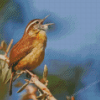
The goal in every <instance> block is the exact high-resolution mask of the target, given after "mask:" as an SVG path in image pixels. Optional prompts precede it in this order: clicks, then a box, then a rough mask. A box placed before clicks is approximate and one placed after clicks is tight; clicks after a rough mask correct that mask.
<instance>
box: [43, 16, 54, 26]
mask: <svg viewBox="0 0 100 100" xmlns="http://www.w3.org/2000/svg"><path fill="white" fill-rule="evenodd" d="M49 16H50V15H47V16H46V17H45V18H43V19H42V20H41V24H43V22H44V21H45V20H46V19H47V18H48V17H49ZM53 24H54V23H48V24H45V25H47V26H49V25H53Z"/></svg>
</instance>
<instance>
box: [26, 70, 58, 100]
mask: <svg viewBox="0 0 100 100" xmlns="http://www.w3.org/2000/svg"><path fill="white" fill-rule="evenodd" d="M26 72H27V73H29V74H30V75H31V80H30V81H31V82H32V83H34V84H35V85H36V86H38V87H39V88H40V89H41V90H42V91H43V92H44V93H45V94H47V95H48V97H49V100H57V99H55V98H54V97H53V95H52V94H51V92H50V91H49V89H48V88H47V87H46V86H45V85H44V84H43V83H41V82H40V81H39V79H38V78H37V76H36V75H34V74H33V73H31V72H30V71H28V70H26Z"/></svg>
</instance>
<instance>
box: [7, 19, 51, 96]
mask: <svg viewBox="0 0 100 100" xmlns="http://www.w3.org/2000/svg"><path fill="white" fill-rule="evenodd" d="M46 18H47V17H45V18H44V19H35V20H32V21H30V23H29V24H28V25H27V27H26V29H25V32H24V35H23V37H22V38H21V39H20V41H19V42H17V43H16V44H15V45H14V46H13V48H12V49H11V52H10V57H9V58H10V62H9V68H11V70H12V75H11V79H10V90H9V95H11V94H12V79H13V76H14V73H15V72H16V71H17V70H25V69H28V70H30V71H32V70H33V69H34V68H36V67H37V66H39V65H40V64H41V63H42V61H43V59H44V55H45V47H46V42H47V37H46V31H45V29H46V28H47V26H48V25H52V24H44V25H42V24H43V21H44V20H45V19H46Z"/></svg>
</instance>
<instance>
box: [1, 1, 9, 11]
mask: <svg viewBox="0 0 100 100" xmlns="http://www.w3.org/2000/svg"><path fill="white" fill-rule="evenodd" d="M8 1H9V0H0V11H1V9H2V8H3V7H4V5H5V4H6V3H7V2H8Z"/></svg>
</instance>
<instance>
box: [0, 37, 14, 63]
mask: <svg viewBox="0 0 100 100" xmlns="http://www.w3.org/2000/svg"><path fill="white" fill-rule="evenodd" d="M12 43H13V39H11V41H10V44H9V45H8V48H7V50H6V52H5V54H4V55H0V59H2V60H4V61H6V62H7V63H9V58H8V57H7V54H8V52H9V50H10V48H11V45H12Z"/></svg>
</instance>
